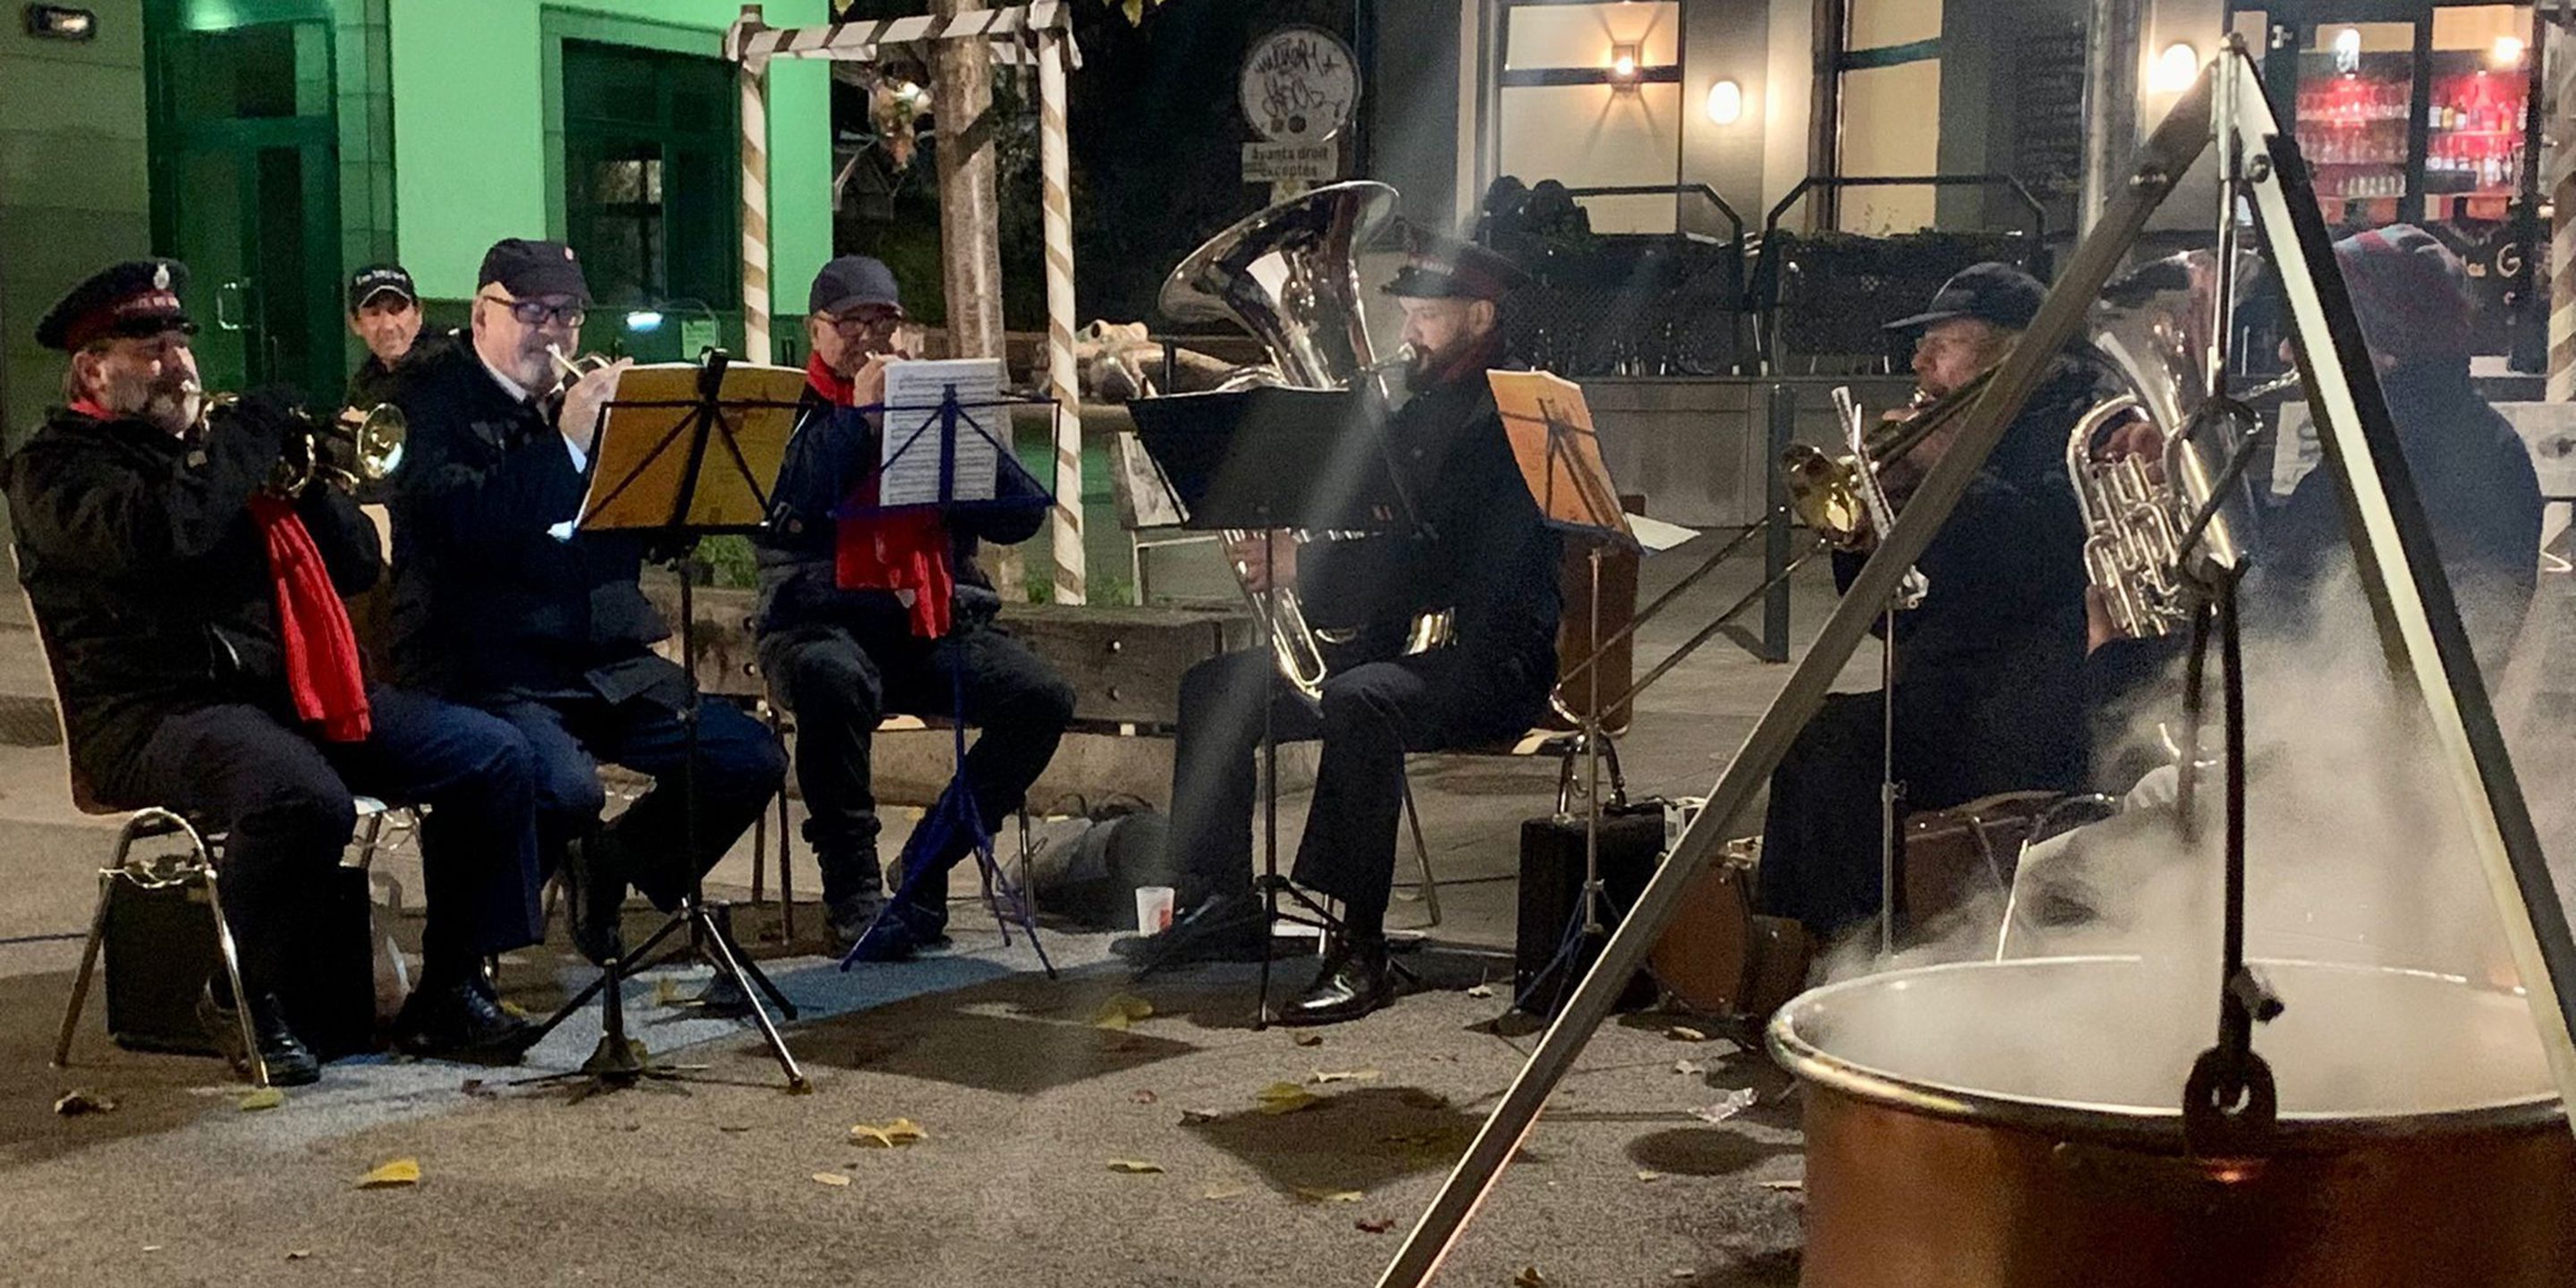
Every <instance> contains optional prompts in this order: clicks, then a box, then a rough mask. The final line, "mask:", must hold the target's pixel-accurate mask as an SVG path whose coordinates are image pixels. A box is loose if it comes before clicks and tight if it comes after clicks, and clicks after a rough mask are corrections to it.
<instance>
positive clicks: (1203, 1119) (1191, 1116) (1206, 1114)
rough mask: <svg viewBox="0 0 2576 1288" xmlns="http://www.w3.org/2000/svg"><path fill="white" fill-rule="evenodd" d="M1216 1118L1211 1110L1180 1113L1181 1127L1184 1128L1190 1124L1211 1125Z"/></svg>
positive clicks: (1189, 1110) (1188, 1110) (1185, 1110)
mask: <svg viewBox="0 0 2576 1288" xmlns="http://www.w3.org/2000/svg"><path fill="white" fill-rule="evenodd" d="M1218 1116H1219V1115H1218V1114H1217V1112H1216V1111H1215V1110H1213V1109H1184V1110H1182V1111H1181V1125H1182V1126H1184V1127H1186V1126H1188V1125H1190V1124H1191V1123H1212V1122H1215V1121H1216V1120H1217V1118H1218Z"/></svg>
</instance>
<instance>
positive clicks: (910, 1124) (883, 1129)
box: [850, 1118, 930, 1149]
mask: <svg viewBox="0 0 2576 1288" xmlns="http://www.w3.org/2000/svg"><path fill="white" fill-rule="evenodd" d="M850 1139H851V1140H854V1141H857V1142H858V1143H859V1144H862V1145H866V1146H868V1147H869V1148H871V1149H897V1148H901V1147H902V1146H905V1145H912V1144H917V1143H919V1142H921V1141H924V1140H928V1139H930V1133H929V1132H927V1131H924V1130H922V1128H921V1124H919V1123H916V1122H914V1121H913V1120H911V1119H909V1118H897V1119H895V1120H894V1121H893V1122H890V1123H886V1124H883V1125H882V1126H880V1125H878V1124H875V1123H860V1124H858V1125H856V1126H854V1127H852V1128H850Z"/></svg>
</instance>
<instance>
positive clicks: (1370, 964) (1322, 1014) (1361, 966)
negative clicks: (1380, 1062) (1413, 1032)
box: [1276, 939, 1395, 1026]
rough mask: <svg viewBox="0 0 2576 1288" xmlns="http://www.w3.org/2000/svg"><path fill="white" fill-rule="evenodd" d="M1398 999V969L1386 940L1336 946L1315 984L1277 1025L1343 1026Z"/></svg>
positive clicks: (1355, 942) (1291, 1004) (1281, 1014)
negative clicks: (1389, 959) (1390, 960)
mask: <svg viewBox="0 0 2576 1288" xmlns="http://www.w3.org/2000/svg"><path fill="white" fill-rule="evenodd" d="M1394 1000H1395V970H1394V968H1393V967H1391V966H1389V965H1388V964H1387V960H1386V941H1385V940H1383V939H1375V940H1367V941H1347V942H1341V943H1336V944H1334V945H1333V949H1332V951H1331V952H1330V953H1329V954H1327V955H1326V956H1325V958H1324V969H1323V971H1322V972H1321V973H1320V974H1318V975H1316V976H1315V982H1314V983H1313V984H1311V985H1309V986H1307V989H1306V991H1305V993H1303V994H1302V995H1300V996H1299V997H1298V998H1297V1000H1296V1001H1294V1002H1290V1003H1289V1004H1288V1007H1287V1009H1286V1010H1283V1011H1281V1012H1280V1013H1279V1017H1278V1020H1277V1021H1276V1022H1277V1023H1280V1024H1285V1025H1291V1026H1294V1025H1301V1024H1339V1023H1341V1022H1343V1021H1344V1020H1356V1019H1358V1018H1359V1017H1361V1016H1363V1015H1366V1014H1368V1013H1369V1012H1371V1011H1374V1010H1376V1009H1378V1008H1379V1007H1382V1006H1384V1005H1386V1004H1387V1003H1389V1002H1392V1001H1394Z"/></svg>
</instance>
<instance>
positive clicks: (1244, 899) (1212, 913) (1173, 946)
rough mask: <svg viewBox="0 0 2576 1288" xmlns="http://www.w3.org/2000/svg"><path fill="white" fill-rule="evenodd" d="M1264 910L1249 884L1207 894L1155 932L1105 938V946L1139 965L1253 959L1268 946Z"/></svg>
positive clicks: (1268, 934) (1247, 960)
mask: <svg viewBox="0 0 2576 1288" xmlns="http://www.w3.org/2000/svg"><path fill="white" fill-rule="evenodd" d="M1267 913H1268V910H1267V909H1266V908H1265V907H1264V906H1263V905H1262V902H1261V900H1259V899H1257V898H1254V897H1253V894H1252V892H1251V891H1250V890H1242V891H1236V892H1233V893H1228V894H1217V895H1209V896H1207V897H1206V898H1203V899H1200V900H1199V901H1198V902H1196V903H1194V904H1191V905H1190V909H1189V911H1187V912H1184V913H1182V914H1181V915H1180V916H1178V917H1175V918H1173V919H1172V928H1171V929H1169V930H1166V931H1164V932H1163V933H1161V934H1159V935H1128V936H1125V937H1123V938H1119V939H1113V940H1111V941H1109V951H1111V952H1113V953H1116V954H1118V955H1119V956H1121V957H1124V958H1126V959H1127V960H1129V961H1131V962H1134V963H1136V965H1137V966H1138V967H1139V968H1140V969H1150V968H1154V967H1160V966H1178V965H1182V964H1184V963H1188V962H1257V961H1260V960H1261V958H1262V956H1263V954H1266V953H1268V952H1269V951H1270V923H1269V917H1268V915H1267Z"/></svg>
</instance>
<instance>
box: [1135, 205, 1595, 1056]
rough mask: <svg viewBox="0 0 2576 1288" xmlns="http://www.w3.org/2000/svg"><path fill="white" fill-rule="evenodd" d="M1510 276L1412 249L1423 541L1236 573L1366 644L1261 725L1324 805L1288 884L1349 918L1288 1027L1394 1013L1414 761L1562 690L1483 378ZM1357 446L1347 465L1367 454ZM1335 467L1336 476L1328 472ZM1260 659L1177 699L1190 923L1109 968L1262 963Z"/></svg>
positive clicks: (1413, 478) (1405, 448) (1406, 411)
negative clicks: (1407, 769)
mask: <svg viewBox="0 0 2576 1288" xmlns="http://www.w3.org/2000/svg"><path fill="white" fill-rule="evenodd" d="M1521 280H1522V275H1521V273H1520V272H1519V270H1518V269H1516V268H1514V267H1513V266H1512V265H1511V263H1510V262H1509V261H1508V260H1505V259H1503V258H1502V257H1501V256H1499V255H1495V254H1494V253H1492V252H1491V251H1488V250H1485V249H1484V248H1483V247H1480V246H1474V245H1469V244H1462V243H1457V242H1451V241H1446V240H1441V241H1436V242H1432V243H1430V244H1427V245H1424V246H1422V247H1421V248H1419V249H1418V250H1416V251H1415V253H1414V254H1413V255H1412V256H1411V258H1410V260H1409V262H1408V263H1406V265H1405V266H1404V267H1403V268H1402V269H1400V270H1399V271H1398V272H1397V273H1396V275H1395V278H1394V280H1393V281H1392V282H1390V283H1389V284H1388V285H1387V287H1386V291H1387V293H1388V294H1390V295H1393V296H1395V297H1396V302H1397V303H1398V304H1399V305H1400V306H1401V307H1402V308H1403V310H1404V332H1403V335H1404V342H1405V343H1406V344H1408V345H1410V346H1412V350H1413V354H1412V362H1411V364H1410V365H1409V366H1408V367H1407V368H1406V376H1407V383H1408V384H1409V385H1410V386H1411V388H1412V391H1413V396H1412V398H1411V399H1410V400H1409V401H1407V402H1406V403H1405V404H1404V406H1403V407H1402V408H1400V409H1399V410H1398V411H1397V412H1396V413H1395V415H1394V416H1393V417H1392V418H1391V419H1390V420H1389V422H1388V423H1387V426H1386V445H1387V447H1388V448H1389V449H1390V455H1391V458H1392V459H1393V460H1394V461H1395V462H1396V463H1397V465H1398V468H1399V469H1400V470H1401V471H1402V472H1403V474H1404V475H1405V477H1406V481H1407V482H1408V484H1409V488H1408V494H1409V495H1410V496H1411V498H1412V500H1413V503H1414V505H1415V507H1416V509H1417V511H1418V512H1417V514H1416V515H1415V518H1416V519H1417V521H1418V528H1417V530H1416V531H1415V532H1413V533H1408V534H1402V535H1390V536H1381V537H1369V538H1363V539H1357V540H1350V541H1334V542H1326V543H1320V544H1317V545H1314V546H1310V547H1307V548H1306V549H1305V550H1304V551H1303V552H1302V554H1301V553H1300V551H1299V549H1298V547H1297V545H1296V544H1295V543H1294V542H1293V541H1290V540H1286V539H1282V540H1279V541H1277V542H1276V543H1275V544H1274V554H1273V555H1272V556H1271V557H1270V559H1269V560H1268V561H1267V562H1270V563H1271V568H1270V571H1269V575H1268V577H1267V578H1266V579H1265V577H1264V573H1263V569H1264V565H1265V562H1266V561H1265V555H1264V553H1263V551H1262V549H1261V548H1260V546H1261V543H1260V542H1259V541H1257V540H1256V541H1253V542H1249V543H1246V544H1244V545H1242V546H1239V547H1237V548H1235V549H1233V550H1231V551H1230V552H1229V554H1230V556H1231V557H1232V558H1233V559H1234V560H1235V562H1236V564H1237V566H1238V567H1242V568H1246V569H1249V570H1250V571H1249V572H1248V573H1247V574H1246V578H1247V581H1248V583H1249V584H1251V585H1253V586H1254V587H1255V588H1256V589H1262V588H1266V586H1267V585H1277V586H1281V587H1287V586H1292V585H1293V586H1294V587H1295V588H1296V590H1297V592H1298V597H1299V600H1300V602H1301V603H1302V605H1303V606H1304V609H1305V612H1306V614H1307V617H1308V620H1309V621H1310V623H1312V624H1313V625H1315V626H1317V627H1318V628H1321V629H1332V628H1337V627H1338V628H1345V629H1352V630H1355V631H1356V632H1357V635H1356V638H1355V639H1354V640H1353V642H1352V643H1350V644H1349V645H1347V646H1337V647H1334V648H1332V649H1331V651H1330V652H1329V654H1328V660H1329V661H1330V662H1331V664H1332V674H1331V678H1330V679H1328V680H1326V681H1325V683H1324V687H1323V700H1322V702H1321V704H1320V706H1310V705H1308V704H1307V702H1306V701H1305V700H1304V699H1303V698H1302V697H1300V696H1298V695H1297V694H1295V693H1294V692H1293V691H1290V690H1288V689H1286V688H1285V687H1284V686H1282V687H1281V688H1280V690H1279V692H1280V694H1281V695H1282V697H1283V700H1282V701H1281V702H1279V703H1278V704H1277V706H1276V707H1275V708H1274V709H1273V711H1272V714H1271V719H1272V721H1273V727H1274V729H1275V731H1276V733H1277V736H1278V737H1280V738H1281V739H1286V740H1295V739H1302V738H1320V739H1322V740H1323V745H1324V746H1323V756H1322V759H1321V760H1320V762H1319V763H1318V765H1317V768H1316V774H1315V795H1314V801H1313V804H1312V806H1311V807H1310V808H1309V810H1308V812H1307V816H1306V834H1305V838H1304V840H1303V842H1302V843H1301V844H1300V845H1299V847H1298V851H1297V864H1296V871H1295V873H1294V876H1295V879H1296V881H1297V883H1298V884H1300V885H1302V886H1305V887H1307V888H1309V889H1312V890H1314V891H1317V892H1318V893H1321V894H1324V895H1326V896H1329V897H1331V898H1333V899H1336V900H1339V901H1340V902H1341V905H1342V917H1343V923H1344V933H1343V934H1342V935H1341V936H1339V937H1338V938H1337V939H1336V941H1335V942H1334V943H1333V944H1331V945H1330V950H1329V952H1328V953H1327V955H1326V958H1325V962H1324V967H1323V970H1322V972H1321V973H1320V974H1319V975H1318V976H1317V977H1316V979H1315V982H1314V983H1313V985H1312V986H1310V987H1309V988H1308V989H1307V991H1306V992H1305V993H1304V994H1303V995H1302V996H1300V997H1299V998H1298V999H1297V1000H1296V1001H1295V1002H1293V1003H1292V1004H1290V1006H1289V1007H1288V1009H1287V1010H1286V1011H1285V1012H1284V1013H1283V1014H1281V1015H1280V1016H1279V1022H1280V1023H1282V1024H1331V1023H1336V1022H1338V1021H1342V1020H1350V1019H1356V1018H1358V1017H1360V1016H1363V1015H1366V1014H1368V1013H1369V1012H1371V1011H1374V1010H1376V1009H1378V1008H1379V1007H1381V1006H1384V1005H1386V1003H1387V1002H1388V1001H1389V1000H1390V999H1391V998H1392V997H1393V996H1394V992H1395V980H1394V977H1393V976H1392V974H1391V973H1390V968H1389V966H1388V964H1387V957H1386V933H1385V921H1386V907H1387V900H1388V895H1389V887H1390V886H1391V884H1392V883H1393V880H1394V875H1395V842H1396V827H1397V824H1398V822H1399V821H1400V817H1401V811H1402V809H1403V804H1404V794H1403V793H1404V778H1403V775H1404V756H1405V753H1406V752H1408V751H1437V750H1440V749H1442V748H1448V747H1458V746H1466V745H1472V744H1476V743H1481V742H1489V741H1492V740H1494V739H1497V738H1505V737H1516V736H1518V735H1520V734H1523V733H1526V732H1528V730H1529V729H1530V727H1531V726H1532V725H1534V724H1536V723H1538V721H1539V720H1540V718H1541V717H1542V716H1543V715H1544V713H1545V711H1546V707H1547V695H1548V692H1549V690H1550V689H1551V688H1553V687H1554V686H1555V683H1556V674H1557V667H1556V628H1557V618H1558V616H1559V612H1560V607H1561V597H1560V592H1559V590H1558V586H1557V563H1558V558H1559V555H1560V552H1561V547H1562V543H1561V542H1560V540H1559V538H1558V536H1557V534H1556V532H1555V531H1554V530H1553V529H1551V528H1549V527H1547V526H1546V525H1545V524H1544V523H1543V522H1542V521H1541V519H1540V516H1539V510H1538V504H1537V502H1535V501H1534V500H1532V499H1531V497H1530V495H1529V491H1528V489H1527V488H1526V487H1525V486H1524V485H1523V483H1522V481H1521V474H1520V468H1519V466H1518V464H1517V463H1516V462H1515V461H1514V459H1513V457H1512V451H1511V444H1510V442H1509V440H1507V439H1506V438H1505V437H1504V433H1503V423H1502V418H1501V416H1500V415H1499V414H1497V413H1496V411H1495V409H1494V398H1493V390H1492V388H1491V386H1489V385H1488V384H1487V382H1486V379H1485V373H1486V372H1487V371H1489V370H1492V369H1494V368H1496V367H1501V366H1505V365H1507V364H1506V361H1505V356H1504V353H1503V338H1502V332H1501V330H1500V328H1499V326H1498V322H1499V310H1500V308H1501V302H1502V299H1503V297H1504V296H1505V295H1506V294H1508V293H1509V292H1510V291H1511V290H1512V289H1513V288H1514V287H1516V286H1518V285H1519V284H1520V282H1521ZM1375 449H1376V444H1375V443H1374V442H1373V441H1359V440H1357V439H1355V441H1354V445H1353V450H1371V451H1373V450H1375ZM1322 465H1323V467H1324V468H1330V465H1329V463H1322ZM1441 611H1446V612H1448V613H1449V614H1450V624H1451V634H1452V636H1453V642H1452V643H1450V644H1448V645H1447V646H1446V647H1441V648H1435V649H1433V650H1431V651H1428V652H1423V653H1416V654H1410V655H1408V654H1406V653H1405V651H1404V650H1405V647H1406V640H1407V637H1408V635H1409V634H1410V630H1411V627H1412V624H1413V622H1414V620H1415V619H1416V618H1417V616H1419V615H1420V614H1423V613H1426V612H1441ZM1274 665H1275V662H1274V660H1273V657H1272V654H1271V650H1270V649H1268V648H1266V647H1264V648H1258V649H1253V650H1249V651H1246V652H1240V653H1232V654H1228V655H1226V656H1224V657H1218V658H1212V659H1209V660H1208V661H1205V662H1202V663H1200V664H1199V665H1197V666H1194V667H1192V668H1190V671H1189V673H1188V674H1187V675H1185V676H1183V677H1182V680H1181V712H1180V734H1179V745H1178V747H1177V749H1176V751H1175V757H1176V760H1175V764H1174V767H1173V781H1172V846H1173V850H1172V858H1173V863H1174V866H1176V867H1177V868H1178V869H1180V871H1181V872H1182V877H1181V890H1180V896H1181V898H1180V902H1181V905H1182V908H1183V912H1182V914H1181V916H1180V917H1179V918H1178V919H1177V920H1176V921H1175V922H1174V923H1173V925H1172V928H1171V929H1170V930H1168V931H1166V932H1164V934H1162V935H1160V936H1155V937H1153V938H1149V939H1141V940H1131V941H1122V943H1121V944H1120V949H1121V951H1123V952H1125V953H1127V954H1128V955H1130V956H1134V957H1138V958H1140V959H1145V960H1150V961H1152V962H1157V963H1160V962H1169V961H1190V960H1238V959H1245V958H1250V959H1255V960H1257V959H1258V958H1259V956H1260V954H1262V953H1264V952H1266V951H1268V949H1269V945H1270V927H1269V925H1268V924H1267V922H1266V921H1265V920H1264V916H1263V908H1262V905H1261V904H1260V902H1259V901H1257V900H1256V899H1255V898H1254V897H1253V891H1252V887H1251V880H1250V878H1251V872H1252V810H1253V805H1254V791H1255V787H1256V781H1255V777H1254V772H1253V752H1254V749H1255V748H1256V747H1257V746H1258V745H1259V743H1260V740H1261V728H1262V706H1263V699H1264V696H1265V695H1266V694H1268V693H1269V692H1270V691H1271V690H1270V688H1269V682H1270V679H1271V668H1272V667H1273V666H1274Z"/></svg>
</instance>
